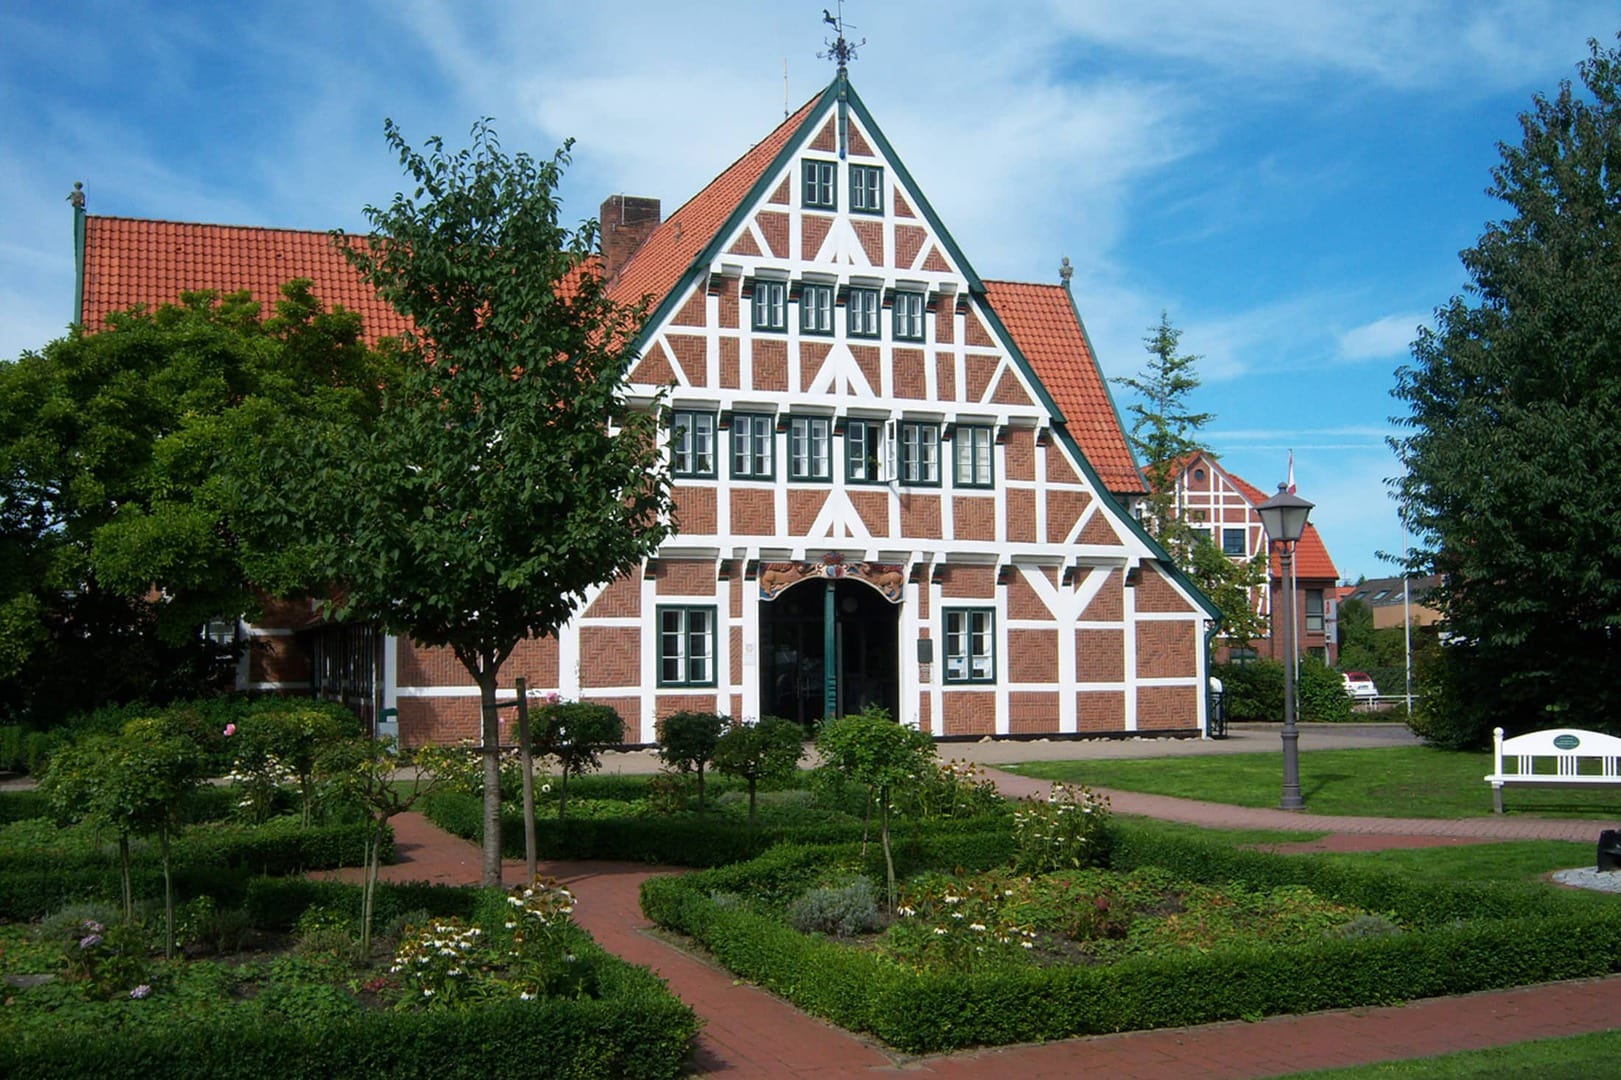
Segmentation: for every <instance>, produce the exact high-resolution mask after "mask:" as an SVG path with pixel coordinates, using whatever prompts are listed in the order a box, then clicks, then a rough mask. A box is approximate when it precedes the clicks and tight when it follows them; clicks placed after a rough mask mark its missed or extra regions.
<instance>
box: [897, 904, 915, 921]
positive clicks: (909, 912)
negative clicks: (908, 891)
mask: <svg viewBox="0 0 1621 1080" xmlns="http://www.w3.org/2000/svg"><path fill="white" fill-rule="evenodd" d="M895 914H897V915H899V916H900V917H901V918H903V919H905V918H910V917H911V916H913V915H916V914H917V909H916V908H909V907H907V906H906V905H905V904H902V905H901V906H900V907H898V908H896V909H895Z"/></svg>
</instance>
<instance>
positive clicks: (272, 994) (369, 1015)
mask: <svg viewBox="0 0 1621 1080" xmlns="http://www.w3.org/2000/svg"><path fill="white" fill-rule="evenodd" d="M253 891H254V892H255V893H256V894H257V895H256V896H255V898H254V899H253V900H252V901H251V902H250V903H249V904H248V905H247V907H246V908H245V909H244V911H245V913H246V914H247V922H246V925H243V926H239V927H238V930H239V931H241V933H242V935H243V937H244V939H246V941H247V944H244V943H243V941H241V940H239V941H237V942H236V943H235V946H234V948H233V951H231V952H230V953H228V954H226V955H222V956H218V957H215V958H211V959H191V960H175V961H167V962H166V961H162V960H159V959H156V958H155V957H154V956H153V954H152V952H151V944H152V943H151V942H150V941H149V940H145V939H143V938H142V933H143V931H142V929H141V928H140V927H138V926H131V925H129V924H123V925H114V924H113V923H112V922H111V921H110V919H109V920H108V921H105V922H103V921H100V920H96V919H91V918H87V919H84V920H82V921H77V922H75V921H73V919H68V920H66V921H63V920H62V919H60V918H59V919H57V920H56V922H57V923H59V924H60V925H58V926H57V927H56V931H55V932H56V936H57V938H58V939H59V940H58V941H57V942H56V946H55V949H56V951H55V952H54V953H53V951H52V949H51V948H50V947H48V943H42V942H39V941H34V942H33V944H31V945H30V944H27V940H28V938H29V937H37V934H31V935H19V933H18V928H17V927H15V926H13V927H10V928H6V927H3V926H0V941H3V942H4V943H5V945H6V946H8V947H7V948H5V949H0V972H3V973H4V974H5V975H7V976H8V981H11V982H13V984H14V985H13V986H12V987H11V988H10V989H8V991H7V995H8V998H9V1001H8V1005H7V1008H6V1009H4V1010H3V1011H0V1075H28V1076H64V1077H66V1076H83V1075H107V1076H132V1077H133V1076H149V1075H198V1076H202V1075H206V1076H244V1077H246V1076H264V1075H276V1076H312V1077H315V1076H321V1077H325V1076H332V1075H341V1076H394V1075H432V1076H491V1075H498V1076H499V1075H526V1076H530V1075H532V1076H570V1077H575V1076H579V1077H666V1076H677V1075H680V1073H681V1071H682V1068H683V1065H684V1062H685V1059H686V1057H687V1054H688V1053H689V1051H690V1048H691V1043H692V1040H693V1038H694V1036H695V1034H696V1030H697V1021H696V1018H695V1017H694V1015H693V1013H692V1011H691V1010H690V1009H689V1008H687V1007H686V1006H685V1005H683V1004H682V1003H681V1002H679V1001H678V1000H677V999H675V998H674V997H673V996H672V995H671V994H670V993H669V992H668V991H667V990H666V989H665V988H664V987H663V985H662V984H661V982H660V981H659V980H658V979H657V978H656V977H654V976H653V975H651V974H650V973H648V972H646V971H644V970H642V969H640V968H635V967H632V966H630V965H628V964H625V963H624V962H622V961H620V960H618V959H617V958H615V957H613V956H611V955H609V954H607V953H606V952H604V951H603V950H601V949H600V948H599V947H598V946H597V945H596V944H595V943H594V942H592V941H591V940H590V938H589V936H587V935H586V934H584V933H583V932H582V931H580V930H579V929H577V928H576V927H574V926H573V925H572V923H571V922H570V920H569V915H570V913H571V911H572V898H570V897H569V896H568V895H567V893H566V890H561V889H559V888H557V887H556V886H553V885H548V884H547V883H535V884H534V885H531V886H529V887H527V888H520V889H516V890H513V891H512V892H511V893H501V892H498V891H494V890H468V889H459V890H458V889H449V888H443V887H438V888H434V887H422V886H417V887H407V888H394V887H388V886H383V887H381V889H380V896H379V914H380V915H381V916H382V917H385V918H392V921H393V922H394V923H395V927H394V929H393V930H392V932H391V933H390V934H389V935H385V939H384V940H385V941H387V942H388V946H387V947H386V948H385V949H383V950H381V951H380V952H379V953H378V955H375V956H372V957H357V956H355V955H354V941H353V935H352V926H353V923H354V916H353V914H352V913H353V912H355V911H358V909H359V904H360V900H359V890H358V889H357V888H355V887H353V886H345V885H339V884H336V883H330V882H318V883H312V882H296V881H293V880H290V879H289V880H287V881H285V882H284V881H276V880H274V879H263V883H262V884H261V885H260V886H259V887H258V888H257V889H255V890H253ZM407 905H416V910H415V911H414V912H411V909H410V908H408V907H407ZM406 912H411V913H409V914H407V913H406ZM271 913H273V914H271ZM258 914H271V917H270V918H268V919H266V920H265V924H261V923H260V922H259V920H258V918H257V915H258ZM289 920H291V922H292V925H293V934H292V936H291V937H288V938H277V937H275V936H274V933H275V930H276V928H277V927H278V926H279V925H283V924H285V923H287V922H288V921H289ZM217 929H218V928H217V927H216V931H217ZM8 932H9V937H7V936H6V935H7V933H8ZM267 935H269V936H267ZM249 946H252V947H249ZM40 967H45V968H46V969H47V970H46V971H45V972H35V971H31V970H19V969H21V968H40ZM36 974H50V975H52V976H53V977H52V978H51V979H49V980H48V981H44V982H37V981H36V980H35V979H32V978H22V979H18V978H15V977H16V976H33V975H36ZM17 984H21V985H17Z"/></svg>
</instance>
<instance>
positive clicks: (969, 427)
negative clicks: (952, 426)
mask: <svg viewBox="0 0 1621 1080" xmlns="http://www.w3.org/2000/svg"><path fill="white" fill-rule="evenodd" d="M993 445H994V438H993V432H992V431H991V429H990V428H989V427H986V426H984V425H980V424H960V425H958V427H957V431H956V434H955V435H953V436H952V442H951V456H952V460H953V461H954V462H955V463H956V468H955V469H954V470H953V476H954V478H955V481H956V485H957V486H958V487H965V488H988V487H990V486H991V485H992V483H993V482H994V480H995V469H994V465H993V461H994V458H993V456H992V450H991V447H992V446H993Z"/></svg>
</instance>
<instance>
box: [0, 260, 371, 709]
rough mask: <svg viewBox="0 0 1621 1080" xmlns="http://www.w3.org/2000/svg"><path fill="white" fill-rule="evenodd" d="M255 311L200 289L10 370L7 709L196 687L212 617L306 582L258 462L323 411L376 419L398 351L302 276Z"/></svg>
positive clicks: (1, 399) (1, 595) (3, 525)
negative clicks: (204, 630) (374, 345)
mask: <svg viewBox="0 0 1621 1080" xmlns="http://www.w3.org/2000/svg"><path fill="white" fill-rule="evenodd" d="M260 314H261V312H260V306H259V304H258V303H256V302H255V301H253V300H252V299H251V298H250V297H249V296H248V294H246V293H236V294H232V295H228V296H223V297H222V296H219V295H217V294H215V293H210V292H199V293H188V294H183V295H182V297H181V299H180V302H179V303H178V304H174V305H164V306H162V307H160V308H158V309H157V310H155V311H147V310H144V309H136V310H134V311H130V312H126V313H123V314H119V315H113V316H111V317H110V318H109V320H108V322H109V325H108V327H107V329H105V330H102V331H100V332H97V333H89V332H87V331H86V330H84V329H83V328H75V329H74V330H73V331H72V332H71V333H70V334H69V335H68V336H66V337H64V338H60V339H58V340H56V341H53V342H51V343H49V344H48V345H46V346H45V347H44V348H43V349H42V350H40V351H38V352H30V353H25V354H24V355H23V356H22V357H20V358H19V359H18V360H16V361H15V362H11V363H0V701H3V703H4V707H6V708H7V709H8V710H9V711H11V712H13V713H14V714H21V715H24V716H28V717H30V718H32V719H33V720H35V721H36V722H38V723H42V724H43V723H49V722H51V721H53V720H56V719H59V718H60V716H61V715H63V714H64V712H65V711H73V710H74V709H76V708H89V707H93V706H95V705H98V704H101V703H102V702H103V701H108V700H112V701H117V700H125V699H127V698H128V697H131V696H135V695H137V694H139V695H141V696H146V697H148V698H149V699H150V698H154V697H156V698H159V699H161V698H164V697H166V696H168V695H169V694H171V693H172V694H185V693H194V692H196V691H197V690H198V689H199V685H200V684H204V683H206V682H207V674H208V665H207V663H206V662H205V661H206V657H203V656H200V655H199V652H200V650H199V645H198V643H199V630H200V628H201V627H202V625H203V624H204V623H205V622H206V621H208V620H209V619H212V618H217V617H222V618H225V619H229V620H234V619H235V618H236V617H237V616H239V615H244V614H251V613H252V612H253V611H255V610H256V604H257V599H258V593H257V592H256V591H255V589H254V588H253V586H260V587H267V588H272V589H276V588H280V589H283V590H286V589H290V588H292V587H293V586H294V585H296V584H299V582H297V581H295V578H296V577H297V570H296V568H297V567H298V566H299V560H298V558H297V555H298V550H299V544H298V542H297V540H298V532H297V530H296V529H295V528H294V527H293V524H292V522H291V520H290V518H289V517H288V516H287V515H286V514H285V513H278V514H270V515H263V514H259V513H257V512H256V511H255V509H254V508H253V507H252V505H251V504H252V502H253V499H251V498H250V497H249V492H250V490H251V489H252V488H254V487H256V486H258V483H259V476H258V474H259V473H260V468H259V463H258V457H259V455H260V453H261V452H262V451H263V449H264V448H266V447H269V446H274V445H277V444H281V443H289V442H296V441H297V440H298V439H299V438H300V436H299V434H298V433H299V432H300V431H301V430H302V428H303V425H304V423H305V422H306V421H308V420H309V419H311V418H324V419H327V420H330V421H332V422H334V423H341V424H345V425H353V426H356V427H359V428H362V429H364V428H366V427H368V426H369V422H370V419H371V418H373V417H375V415H376V411H377V404H378V390H377V387H378V385H379V383H380V382H381V381H382V380H383V378H384V377H385V376H384V372H385V370H386V364H385V362H384V361H383V359H382V358H381V357H380V356H378V355H377V354H375V353H373V352H371V351H370V350H368V349H367V348H366V347H365V346H364V344H363V343H362V342H361V327H360V320H359V318H358V317H357V316H355V315H352V314H350V313H347V312H344V311H342V310H335V311H326V310H325V309H324V308H323V307H322V306H321V304H320V303H319V302H318V301H317V300H316V299H315V298H314V297H313V296H312V295H311V293H310V285H309V282H308V281H297V282H292V283H290V284H288V285H287V286H286V287H284V289H283V290H282V296H281V299H280V300H279V301H278V302H277V304H276V309H275V311H274V313H273V315H272V316H271V317H270V318H269V319H265V320H261V318H260ZM276 479H277V481H278V483H277V485H276V487H277V489H278V490H286V489H288V488H290V487H293V486H295V485H291V484H290V483H289V482H288V481H289V478H287V477H285V476H278V477H276ZM264 501H265V502H268V503H272V504H274V503H276V502H277V500H275V499H265V500H264ZM87 673H94V674H95V676H96V678H94V679H90V678H86V675H87Z"/></svg>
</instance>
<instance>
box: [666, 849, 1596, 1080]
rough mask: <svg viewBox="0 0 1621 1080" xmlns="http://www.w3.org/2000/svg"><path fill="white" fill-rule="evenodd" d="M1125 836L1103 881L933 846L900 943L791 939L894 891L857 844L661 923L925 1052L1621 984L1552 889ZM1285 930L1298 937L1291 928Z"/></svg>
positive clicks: (819, 1005) (786, 991) (715, 881)
mask: <svg viewBox="0 0 1621 1080" xmlns="http://www.w3.org/2000/svg"><path fill="white" fill-rule="evenodd" d="M1111 832H1112V834H1113V837H1112V839H1113V843H1112V845H1111V846H1110V855H1109V859H1110V865H1109V867H1108V870H1107V872H1102V873H1100V872H1098V871H1095V870H1083V869H1080V868H1071V869H1066V870H1053V869H1047V870H1045V871H1044V872H1042V873H1016V872H1014V871H1011V870H1007V869H997V868H998V867H999V866H1005V864H1007V863H1010V862H1012V861H1013V860H1014V859H1015V858H1016V857H1018V855H1019V850H1018V849H1017V848H1015V847H1014V846H1013V845H1012V843H1011V842H1010V841H1009V840H1008V839H1007V838H1006V836H1005V834H1000V835H999V834H997V833H990V834H986V835H984V836H982V837H980V838H978V841H979V842H978V843H974V842H973V839H972V838H971V837H970V836H969V835H968V834H962V835H958V836H955V837H951V836H943V837H939V838H936V839H934V840H932V841H929V842H927V843H925V844H924V845H923V847H922V848H921V849H920V850H919V852H918V853H917V857H916V858H915V859H914V860H913V861H912V863H911V865H910V866H908V867H906V868H905V869H904V870H903V873H906V874H908V875H911V876H912V881H911V882H910V884H909V885H908V886H907V892H906V894H905V897H904V898H903V901H902V904H901V907H903V908H907V909H909V911H910V913H909V914H906V915H904V916H903V917H900V918H897V919H896V920H895V921H894V922H893V923H892V924H891V925H890V926H889V928H888V929H887V930H886V931H885V933H884V935H882V936H880V937H875V938H865V939H857V940H855V941H853V942H852V941H841V940H837V939H835V938H832V937H829V936H826V935H824V934H819V933H803V932H799V931H796V930H795V929H793V928H792V926H790V925H789V922H788V912H789V911H790V910H791V908H792V905H793V902H794V900H795V899H796V898H798V897H800V896H803V895H805V894H806V892H807V890H809V889H812V888H816V887H819V886H824V885H826V884H827V883H828V882H829V881H837V880H839V879H840V878H841V877H847V876H848V875H849V874H851V873H852V872H853V873H859V874H862V875H864V876H865V877H866V878H867V879H868V880H869V882H872V883H877V882H879V881H881V880H882V873H883V871H882V867H881V863H880V862H879V861H878V858H877V856H876V853H875V852H873V851H871V850H869V851H868V852H867V854H866V856H865V857H863V855H862V854H861V851H860V849H859V847H856V846H853V845H835V846H825V847H802V848H779V849H776V850H774V851H772V852H770V853H768V854H767V855H765V856H763V857H761V858H760V859H757V860H754V861H753V862H750V863H746V864H740V865H737V866H731V867H725V868H721V869H716V870H708V871H704V872H702V873H698V874H692V875H687V876H684V877H660V878H654V879H651V880H649V881H648V882H647V883H646V884H644V886H643V889H642V904H643V909H644V911H645V912H646V913H647V914H648V916H649V917H650V918H651V919H653V920H654V921H655V922H656V923H657V924H659V925H660V926H662V927H664V928H666V929H669V930H674V931H677V932H680V933H684V934H687V935H689V936H691V937H693V938H694V939H695V940H697V941H698V942H699V943H700V944H702V945H704V946H705V947H706V948H708V949H710V950H711V951H712V952H713V953H714V954H715V956H716V957H717V959H719V961H720V962H721V963H722V964H724V965H725V966H726V967H727V968H728V969H730V970H731V971H732V972H733V973H734V974H736V975H738V976H739V977H742V978H745V979H748V980H751V981H754V982H758V983H760V984H761V985H763V986H765V987H767V988H769V989H771V990H773V991H774V992H776V993H779V994H782V995H783V996H785V997H787V998H788V999H789V1000H791V1001H793V1002H794V1003H795V1004H796V1005H798V1006H799V1007H800V1008H803V1009H805V1010H806V1011H809V1012H812V1013H815V1014H817V1015H820V1016H823V1017H826V1018H827V1019H829V1020H831V1021H833V1022H834V1023H837V1024H840V1025H841V1026H844V1027H847V1028H851V1029H853V1030H858V1031H865V1032H870V1033H872V1034H874V1035H876V1036H877V1037H879V1038H881V1039H883V1040H884V1041H885V1042H887V1043H889V1044H891V1045H893V1046H896V1047H898V1048H900V1049H903V1050H907V1051H912V1052H935V1051H942V1050H951V1049H957V1048H961V1047H966V1046H975V1045H1003V1044H1007V1043H1013V1042H1026V1041H1039V1040H1046V1039H1057V1038H1067V1037H1071V1036H1076V1035H1085V1034H1095V1033H1103V1032H1111V1031H1121V1030H1131V1029H1138V1028H1150V1027H1163V1026H1179V1025H1190V1024H1202V1023H1210V1022H1213V1021H1217V1020H1226V1019H1238V1018H1251V1017H1258V1016H1266V1015H1273V1014H1279V1013H1293V1012H1304V1011H1309V1010H1315V1009H1324V1008H1341V1007H1351V1006H1358V1005H1371V1004H1386V1003H1392V1002H1398V1001H1402V1000H1406V999H1410V998H1415V997H1426V996H1433V995H1438V994H1453V993H1464V992H1469V991H1474V990H1482V989H1489V988H1494V987H1502V986H1514V985H1524V984H1528V983H1534V982H1541V981H1547V980H1553V979H1562V978H1575V977H1584V976H1594V975H1601V974H1606V973H1608V972H1610V971H1614V970H1618V969H1621V924H1618V923H1617V921H1616V920H1615V919H1614V918H1613V917H1605V916H1603V914H1602V913H1595V911H1594V910H1593V909H1592V907H1591V906H1590V905H1586V904H1582V903H1578V902H1574V901H1572V902H1566V899H1565V898H1563V897H1561V896H1559V895H1558V894H1553V893H1550V892H1549V891H1548V890H1546V889H1538V888H1535V887H1518V886H1503V887H1495V888H1485V887H1480V886H1468V887H1457V888H1451V887H1445V886H1436V885H1425V884H1415V883H1412V882H1410V881H1408V880H1407V879H1405V878H1401V877H1398V876H1395V875H1384V874H1376V873H1367V872H1361V873H1358V872H1349V871H1345V870H1340V869H1336V868H1334V867H1333V866H1331V865H1328V864H1326V863H1323V862H1321V861H1319V860H1315V859H1310V858H1299V857H1294V858H1283V857H1279V856H1268V855H1262V854H1259V853H1255V852H1246V851H1237V850H1234V849H1231V848H1227V847H1224V846H1221V845H1215V844H1209V843H1201V842H1199V841H1197V840H1188V839H1178V838H1170V837H1165V836H1156V835H1151V834H1148V833H1145V832H1139V831H1137V830H1133V829H1132V828H1131V827H1130V826H1129V825H1123V824H1119V823H1117V824H1116V825H1115V826H1114V827H1113V828H1112V829H1111ZM919 870H927V871H929V873H930V875H931V876H925V877H921V878H919V877H917V876H916V875H917V873H918V871H919ZM959 870H960V873H953V871H959ZM1015 883H1016V884H1015ZM1240 883H1241V884H1240ZM1173 886H1174V889H1173ZM1009 891H1011V892H1012V893H1013V895H1012V896H1008V895H1007V893H1008V892H1009ZM1133 892H1135V893H1137V894H1139V896H1138V899H1140V900H1146V901H1147V903H1146V905H1144V907H1145V908H1146V910H1147V913H1146V915H1144V914H1143V913H1142V910H1141V909H1139V910H1138V912H1137V913H1136V914H1134V915H1133V917H1132V918H1130V919H1127V918H1125V917H1124V916H1123V915H1122V913H1121V909H1123V908H1124V907H1126V906H1127V905H1126V904H1125V903H1124V901H1125V900H1126V899H1127V895H1126V894H1130V893H1133ZM1173 892H1174V899H1173V897H1172V893H1173ZM993 894H994V895H993ZM948 897H951V898H954V899H953V900H952V901H951V902H948V900H947V898H948ZM1100 899H1102V900H1103V901H1104V903H1103V907H1102V910H1100V909H1099V906H1098V901H1099V900H1100ZM1088 905H1090V906H1088ZM1156 909H1157V910H1156ZM1279 912H1282V913H1285V914H1289V915H1290V916H1291V917H1289V918H1286V919H1283V920H1281V921H1279V920H1277V919H1276V918H1275V916H1276V915H1277V913H1279ZM897 913H899V909H897ZM958 915H960V916H961V918H955V917H954V916H958ZM976 925H977V926H982V927H984V929H983V930H974V929H973V927H974V926H976ZM1258 927H1263V928H1267V929H1268V933H1267V934H1262V933H1258V932H1257V928H1258ZM993 928H994V929H993ZM1280 929H1281V931H1282V932H1281V933H1279V932H1278V931H1279V930H1280ZM941 930H943V931H944V932H943V933H937V931H941ZM1330 931H1332V932H1330ZM1392 931H1399V932H1392ZM998 937H1002V938H1005V939H1006V940H1005V941H998V940H996V939H997V938H998ZM1026 943H1028V944H1029V946H1030V947H1029V948H1028V949H1027V948H1025V947H1024V946H1025V944H1026ZM981 948H984V950H985V951H984V952H981V951H979V950H980V949H981Z"/></svg>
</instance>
